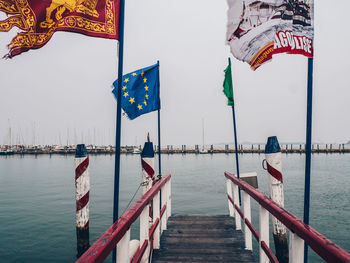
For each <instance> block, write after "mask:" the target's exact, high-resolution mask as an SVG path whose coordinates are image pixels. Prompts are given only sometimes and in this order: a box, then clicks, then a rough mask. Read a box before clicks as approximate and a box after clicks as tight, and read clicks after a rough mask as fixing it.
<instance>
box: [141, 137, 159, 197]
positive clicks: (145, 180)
mask: <svg viewBox="0 0 350 263" xmlns="http://www.w3.org/2000/svg"><path fill="white" fill-rule="evenodd" d="M141 165H142V186H143V187H142V194H145V193H146V192H147V191H148V190H149V189H150V188H151V187H152V183H153V182H154V180H155V179H156V178H155V176H154V174H155V173H154V150H153V143H152V142H151V141H150V138H149V134H147V142H145V145H144V146H143V149H142V152H141Z"/></svg>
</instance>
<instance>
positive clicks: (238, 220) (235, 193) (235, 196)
mask: <svg viewBox="0 0 350 263" xmlns="http://www.w3.org/2000/svg"><path fill="white" fill-rule="evenodd" d="M233 202H234V203H235V205H237V206H239V198H238V186H237V185H236V184H233ZM235 219H236V229H237V230H241V229H242V224H241V217H240V215H239V213H238V211H237V210H236V209H235Z"/></svg>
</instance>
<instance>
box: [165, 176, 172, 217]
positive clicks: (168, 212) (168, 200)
mask: <svg viewBox="0 0 350 263" xmlns="http://www.w3.org/2000/svg"><path fill="white" fill-rule="evenodd" d="M165 187H166V188H167V190H166V215H167V217H166V219H167V220H168V218H169V217H170V216H171V180H169V181H168V182H167V183H166V184H165Z"/></svg>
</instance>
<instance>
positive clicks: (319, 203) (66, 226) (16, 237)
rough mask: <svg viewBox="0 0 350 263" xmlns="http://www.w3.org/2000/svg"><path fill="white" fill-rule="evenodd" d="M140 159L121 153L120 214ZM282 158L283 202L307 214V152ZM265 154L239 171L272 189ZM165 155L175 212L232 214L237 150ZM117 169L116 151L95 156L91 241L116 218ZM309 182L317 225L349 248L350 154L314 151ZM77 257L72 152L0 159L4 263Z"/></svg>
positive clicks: (247, 159) (248, 158)
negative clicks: (230, 190)
mask: <svg viewBox="0 0 350 263" xmlns="http://www.w3.org/2000/svg"><path fill="white" fill-rule="evenodd" d="M139 158H140V157H139V156H136V155H122V157H121V162H122V167H121V170H122V172H121V174H122V175H121V181H120V185H121V192H120V212H119V214H121V213H122V212H123V211H124V209H125V207H126V205H127V203H128V202H129V200H130V199H131V197H132V195H133V194H134V192H135V191H136V189H137V188H138V185H139V183H140V180H141V175H140V171H141V165H140V159H139ZM282 158H283V175H284V186H285V206H286V208H287V209H288V210H290V211H291V212H292V213H294V214H295V215H297V216H298V217H300V218H302V216H303V198H304V197H303V196H304V192H303V189H304V178H303V177H304V162H305V161H304V156H303V155H297V154H293V155H283V156H282ZM263 159H264V155H257V154H255V155H252V154H246V155H240V169H241V171H242V172H250V171H256V172H257V173H258V181H259V188H260V191H262V192H264V193H267V176H266V172H265V171H264V170H263V169H262V168H261V162H262V160H263ZM162 160H163V164H162V169H163V173H171V174H172V176H173V177H172V179H173V180H172V200H173V203H172V207H173V213H176V214H183V213H198V214H227V213H228V208H227V200H226V197H225V189H226V187H225V180H224V176H223V173H224V171H225V170H229V171H232V170H233V168H234V162H233V155H232V154H231V155H226V154H215V155H190V154H188V155H163V159H162ZM113 169H114V156H109V155H100V156H90V175H91V178H90V180H91V191H90V243H93V242H94V241H95V240H96V239H97V238H98V237H99V236H100V235H101V234H102V233H103V232H104V231H105V230H106V229H107V228H108V227H109V226H110V225H111V222H112V205H113V204H112V200H113ZM311 183H312V192H311V216H310V222H311V226H312V227H314V228H315V229H316V230H318V231H319V232H321V233H322V234H324V235H325V236H326V237H328V238H329V239H331V240H332V241H334V242H336V243H337V244H338V245H340V246H341V247H342V248H344V249H345V250H347V251H350V237H349V235H350V191H349V189H350V187H349V185H350V155H340V154H333V155H326V154H320V155H313V157H312V179H311ZM139 196H140V192H139V193H138V195H137V198H138V197H139ZM252 204H253V203H252ZM256 211H257V206H256V205H253V215H252V216H253V217H254V220H253V223H254V225H255V226H258V217H257V214H256ZM135 229H136V228H135ZM135 229H134V231H133V232H134V233H132V235H133V236H134V238H136V233H135V232H137V229H136V230H135ZM255 251H256V249H255ZM310 257H311V258H310V262H322V261H321V260H318V259H317V257H315V255H313V254H312V253H311V255H310ZM75 259H76V236H75V189H74V157H73V156H58V155H57V156H52V157H50V156H48V155H46V156H37V157H35V156H25V157H19V156H12V157H0V262H6V263H7V262H21V263H22V262H38V263H41V262H74V260H75Z"/></svg>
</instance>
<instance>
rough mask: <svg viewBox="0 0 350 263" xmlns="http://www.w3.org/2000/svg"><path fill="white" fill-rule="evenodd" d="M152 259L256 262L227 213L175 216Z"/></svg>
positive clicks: (158, 262)
mask: <svg viewBox="0 0 350 263" xmlns="http://www.w3.org/2000/svg"><path fill="white" fill-rule="evenodd" d="M152 262H155V263H163V262H168V263H171V262H193V263H196V262H198V263H199V262H255V261H254V257H253V254H252V252H251V251H247V250H245V249H244V237H243V234H242V232H241V231H237V230H235V228H234V220H233V218H230V217H229V216H226V215H175V216H171V217H170V218H169V220H168V229H167V230H165V231H164V232H163V234H162V236H161V247H160V249H158V250H154V251H153V257H152Z"/></svg>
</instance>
